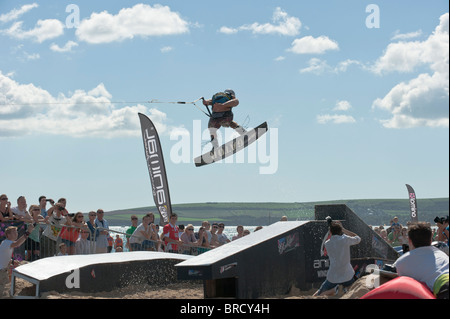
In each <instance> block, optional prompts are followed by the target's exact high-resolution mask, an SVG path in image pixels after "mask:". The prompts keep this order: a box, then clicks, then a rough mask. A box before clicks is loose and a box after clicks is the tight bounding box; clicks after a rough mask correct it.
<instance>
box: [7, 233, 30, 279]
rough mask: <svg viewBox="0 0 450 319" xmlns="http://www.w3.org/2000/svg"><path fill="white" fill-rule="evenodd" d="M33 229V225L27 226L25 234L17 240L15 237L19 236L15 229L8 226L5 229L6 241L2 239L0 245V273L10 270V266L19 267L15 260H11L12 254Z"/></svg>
mask: <svg viewBox="0 0 450 319" xmlns="http://www.w3.org/2000/svg"><path fill="white" fill-rule="evenodd" d="M33 229H34V227H33V225H29V226H28V230H27V231H26V232H25V234H24V235H22V236H21V237H20V238H19V239H17V237H18V236H19V233H18V232H17V227H15V226H9V227H8V228H6V231H5V236H6V239H4V240H3V241H2V243H1V244H0V271H3V272H4V271H5V270H6V271H8V270H9V269H10V266H12V268H14V267H16V266H18V265H19V263H18V261H17V260H13V259H12V257H11V256H12V253H13V251H14V248H17V247H20V245H22V244H23V243H24V242H25V240H26V239H27V237H28V236H29V235H30V232H31V231H33ZM10 275H11V274H10Z"/></svg>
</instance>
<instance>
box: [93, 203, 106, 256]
mask: <svg viewBox="0 0 450 319" xmlns="http://www.w3.org/2000/svg"><path fill="white" fill-rule="evenodd" d="M104 215H105V212H104V211H103V209H98V210H97V219H96V220H95V226H96V227H97V228H98V229H99V235H98V238H97V248H96V250H95V251H96V253H97V254H101V253H107V252H108V235H109V232H108V230H109V225H108V222H107V220H106V219H105V218H104Z"/></svg>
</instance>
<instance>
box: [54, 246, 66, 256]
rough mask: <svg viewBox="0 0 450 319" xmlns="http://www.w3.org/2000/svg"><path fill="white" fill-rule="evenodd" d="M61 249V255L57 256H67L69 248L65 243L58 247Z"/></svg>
mask: <svg viewBox="0 0 450 319" xmlns="http://www.w3.org/2000/svg"><path fill="white" fill-rule="evenodd" d="M58 247H59V253H57V254H56V256H67V246H66V244H64V243H60V244H59V245H58Z"/></svg>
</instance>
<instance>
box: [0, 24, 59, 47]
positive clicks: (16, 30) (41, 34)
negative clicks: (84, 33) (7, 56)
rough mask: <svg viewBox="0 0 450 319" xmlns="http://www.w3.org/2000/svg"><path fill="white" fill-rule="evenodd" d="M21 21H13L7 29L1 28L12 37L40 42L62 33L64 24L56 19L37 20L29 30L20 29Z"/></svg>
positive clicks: (2, 31)
mask: <svg viewBox="0 0 450 319" xmlns="http://www.w3.org/2000/svg"><path fill="white" fill-rule="evenodd" d="M22 25H23V21H18V22H15V23H13V25H12V26H11V27H10V28H9V29H5V30H1V31H0V32H1V33H4V34H6V35H8V36H10V37H12V38H15V39H19V40H25V39H31V40H33V41H36V42H39V43H42V42H44V41H45V40H49V39H54V38H57V37H59V36H61V35H63V34H64V24H63V23H62V22H61V21H59V20H56V19H46V20H38V21H37V23H36V26H35V27H34V28H33V29H31V30H27V31H25V30H23V29H22Z"/></svg>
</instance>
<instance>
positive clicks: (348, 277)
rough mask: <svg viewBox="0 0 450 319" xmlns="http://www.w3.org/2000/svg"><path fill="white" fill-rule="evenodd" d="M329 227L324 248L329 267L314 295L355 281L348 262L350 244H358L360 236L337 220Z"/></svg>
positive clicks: (347, 285)
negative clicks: (324, 278) (328, 236)
mask: <svg viewBox="0 0 450 319" xmlns="http://www.w3.org/2000/svg"><path fill="white" fill-rule="evenodd" d="M330 221H331V219H330ZM329 228H330V233H331V237H330V239H328V240H327V241H326V242H325V248H326V250H327V254H328V257H329V259H330V268H329V269H328V272H327V278H326V280H325V281H324V282H323V283H322V285H321V286H320V288H319V290H318V291H317V292H316V293H315V294H314V296H320V295H321V294H322V293H325V294H330V292H331V291H332V290H334V288H337V287H338V286H339V285H343V286H344V288H346V287H349V286H351V285H352V284H353V282H354V281H355V279H354V275H355V271H354V270H353V267H352V264H351V263H350V246H353V245H357V244H359V243H360V242H361V238H360V237H359V236H358V235H356V234H355V233H353V232H351V231H349V230H347V229H345V228H344V227H343V226H342V224H341V223H340V222H338V221H331V223H330V226H329Z"/></svg>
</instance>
